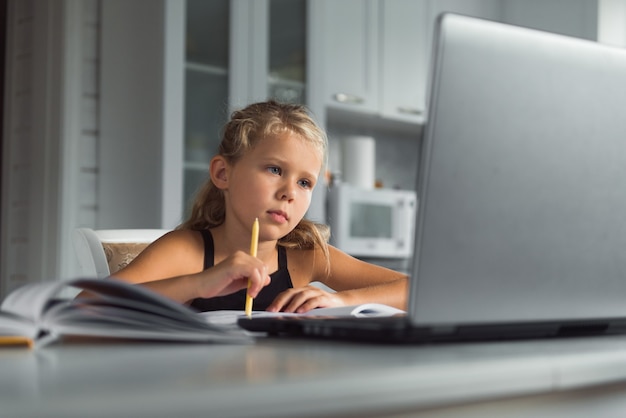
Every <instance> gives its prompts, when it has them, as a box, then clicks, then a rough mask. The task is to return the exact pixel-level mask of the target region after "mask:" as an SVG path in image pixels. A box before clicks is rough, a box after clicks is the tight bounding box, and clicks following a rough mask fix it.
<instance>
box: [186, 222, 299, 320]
mask: <svg viewBox="0 0 626 418" xmlns="http://www.w3.org/2000/svg"><path fill="white" fill-rule="evenodd" d="M200 232H201V233H202V238H204V269H205V270H206V269H208V268H209V267H213V263H214V259H215V256H214V245H213V236H212V235H211V232H210V231H208V230H203V231H200ZM270 277H271V279H272V281H271V283H270V284H268V285H267V286H265V287H264V288H263V289H262V290H261V292H260V293H259V295H258V296H257V297H256V298H255V299H254V305H253V309H254V310H255V311H264V310H266V309H267V307H268V306H269V305H270V304H271V303H272V302H273V301H274V298H275V297H276V296H277V295H278V294H279V293H281V292H282V291H284V290H287V289H289V288H292V287H293V284H292V283H291V276H290V275H289V270H287V251H286V250H285V247H281V246H278V270H276V271H275V272H274V273H272V274H271V275H270ZM245 304H246V289H242V290H240V291H238V292H235V293H232V294H230V295H226V296H219V297H214V298H210V299H204V298H197V299H194V300H193V301H192V302H191V306H192V307H193V308H195V309H197V310H199V311H201V312H204V311H217V310H222V309H234V310H238V311H243V310H244V309H245Z"/></svg>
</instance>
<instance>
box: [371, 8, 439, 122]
mask: <svg viewBox="0 0 626 418" xmlns="http://www.w3.org/2000/svg"><path fill="white" fill-rule="evenodd" d="M380 16H381V19H380V21H381V40H382V41H381V42H382V44H381V60H380V64H381V65H380V68H381V70H380V71H381V80H382V85H381V88H380V99H381V100H380V111H381V113H382V115H383V116H384V117H387V118H391V119H401V120H406V121H409V122H423V119H424V109H425V108H426V78H427V73H428V46H427V19H428V14H427V4H426V2H425V1H424V0H384V1H381V2H380Z"/></svg>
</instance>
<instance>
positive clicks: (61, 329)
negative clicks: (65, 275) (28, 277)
mask: <svg viewBox="0 0 626 418" xmlns="http://www.w3.org/2000/svg"><path fill="white" fill-rule="evenodd" d="M67 286H70V287H74V288H76V289H78V290H86V291H88V292H89V293H90V294H92V295H93V296H90V297H84V298H83V297H81V298H79V299H68V298H65V299H62V298H59V297H58V295H59V293H60V292H61V291H62V290H63V289H64V288H66V287H67ZM62 336H83V337H106V338H122V339H134V340H137V339H140V340H160V341H186V342H229V343H232V342H250V341H252V338H251V336H250V334H248V333H247V332H246V331H244V330H241V329H237V328H233V327H226V326H220V325H218V324H214V323H210V322H208V321H206V320H205V319H204V318H203V317H201V316H200V315H198V313H197V312H195V311H194V310H192V309H190V308H188V307H186V306H183V305H181V304H179V303H176V302H174V301H172V300H170V299H168V298H166V297H163V296H161V295H159V294H157V293H154V292H152V291H150V290H148V289H146V288H144V287H142V286H135V285H132V284H128V283H124V282H121V281H118V280H111V279H76V280H72V281H67V282H54V283H40V284H30V285H26V286H23V287H20V288H18V289H16V290H14V291H13V292H11V293H10V294H9V295H8V296H7V297H6V299H5V300H4V301H3V302H2V305H0V344H1V343H5V344H15V343H27V344H29V345H43V344H46V343H48V342H51V341H54V340H56V339H58V338H59V337H62Z"/></svg>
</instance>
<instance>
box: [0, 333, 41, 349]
mask: <svg viewBox="0 0 626 418" xmlns="http://www.w3.org/2000/svg"><path fill="white" fill-rule="evenodd" d="M0 345H25V346H27V347H28V348H33V346H34V345H35V344H34V341H33V339H32V338H28V337H22V336H19V335H16V336H13V335H2V336H0Z"/></svg>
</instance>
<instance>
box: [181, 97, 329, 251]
mask: <svg viewBox="0 0 626 418" xmlns="http://www.w3.org/2000/svg"><path fill="white" fill-rule="evenodd" d="M285 132H290V133H293V134H295V135H296V136H297V137H298V138H300V139H302V140H304V141H306V142H307V143H309V144H311V145H313V146H314V147H315V148H316V149H317V151H318V152H319V154H320V156H321V157H322V160H323V161H325V160H326V154H327V138H326V134H325V133H324V131H323V130H322V129H320V128H319V127H318V126H317V124H316V123H315V122H314V121H313V119H312V118H311V116H310V115H309V113H308V111H307V109H306V108H305V107H304V106H302V105H295V104H285V103H279V102H276V101H273V100H270V101H267V102H260V103H254V104H251V105H249V106H247V107H246V108H244V109H241V110H237V111H235V112H233V113H232V115H231V118H230V121H229V122H228V123H227V124H226V125H225V126H224V129H223V132H222V140H221V142H220V146H219V151H218V152H219V155H221V156H223V157H224V158H225V159H226V161H228V163H229V164H235V163H236V162H237V161H238V160H239V159H240V158H241V157H242V156H243V155H244V154H245V153H246V152H248V151H249V150H251V149H253V148H254V147H255V146H256V145H257V144H258V143H259V141H261V140H262V139H263V138H265V137H266V136H268V135H278V134H283V133H285ZM225 217H226V206H225V201H224V194H223V192H222V191H221V190H220V189H218V188H217V187H216V186H215V185H214V184H213V181H211V179H210V178H209V179H208V180H207V181H206V182H205V183H204V185H203V186H202V187H201V188H200V189H199V190H198V193H197V194H196V197H195V200H194V202H193V205H192V207H191V213H190V215H189V218H188V219H187V220H186V221H185V222H183V223H182V224H181V225H180V226H179V227H178V229H193V230H202V229H209V228H214V227H216V226H219V225H221V224H222V223H223V222H224V219H225ZM329 235H330V231H329V228H328V226H326V225H323V224H319V223H315V222H312V221H310V220H307V219H302V220H301V221H300V222H299V223H298V225H296V227H295V228H294V229H293V230H292V231H291V232H289V233H288V234H287V235H285V236H284V237H282V238H280V239H279V240H278V245H281V246H283V247H286V248H297V249H314V248H315V247H319V248H320V249H321V250H322V252H323V254H324V256H325V258H326V260H327V262H328V260H329V255H328V238H329Z"/></svg>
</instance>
